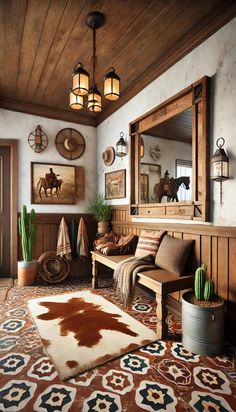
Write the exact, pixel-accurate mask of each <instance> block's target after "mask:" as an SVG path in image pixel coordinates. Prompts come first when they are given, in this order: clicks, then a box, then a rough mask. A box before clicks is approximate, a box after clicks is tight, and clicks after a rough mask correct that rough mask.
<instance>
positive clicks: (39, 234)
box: [18, 213, 97, 278]
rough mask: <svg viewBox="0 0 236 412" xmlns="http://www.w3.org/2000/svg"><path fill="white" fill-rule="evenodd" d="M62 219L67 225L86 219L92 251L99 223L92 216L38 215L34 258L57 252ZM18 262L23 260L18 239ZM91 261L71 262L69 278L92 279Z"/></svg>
mask: <svg viewBox="0 0 236 412" xmlns="http://www.w3.org/2000/svg"><path fill="white" fill-rule="evenodd" d="M62 217H64V218H65V220H66V223H67V225H68V226H69V224H70V223H71V220H72V219H75V221H76V222H77V223H79V220H80V218H81V217H83V218H84V221H85V224H86V226H87V230H88V237H89V250H91V249H92V246H93V241H94V239H95V237H96V232H97V223H96V222H95V220H94V219H93V217H92V216H91V215H90V214H72V213H67V214H61V213H36V242H35V252H34V257H35V258H36V259H38V258H39V256H41V255H42V254H43V253H45V252H48V251H55V250H56V247H57V234H58V229H59V225H60V221H61V219H62ZM18 245H19V248H18V260H20V259H22V254H21V239H20V237H19V239H18ZM91 273H92V270H91V259H90V258H89V260H88V262H87V263H81V262H78V259H74V260H72V261H70V274H69V277H72V278H76V277H89V278H90V277H91Z"/></svg>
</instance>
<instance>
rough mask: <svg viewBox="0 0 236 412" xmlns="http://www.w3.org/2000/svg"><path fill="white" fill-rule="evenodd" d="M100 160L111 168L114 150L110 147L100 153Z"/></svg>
mask: <svg viewBox="0 0 236 412" xmlns="http://www.w3.org/2000/svg"><path fill="white" fill-rule="evenodd" d="M102 158H103V161H104V163H105V165H106V166H111V165H112V163H113V162H114V160H115V150H114V148H113V147H112V146H108V147H106V149H105V150H104V152H103V153H102Z"/></svg>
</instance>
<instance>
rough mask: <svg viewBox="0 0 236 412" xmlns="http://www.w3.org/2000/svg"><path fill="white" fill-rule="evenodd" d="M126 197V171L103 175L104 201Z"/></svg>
mask: <svg viewBox="0 0 236 412" xmlns="http://www.w3.org/2000/svg"><path fill="white" fill-rule="evenodd" d="M125 196H126V170H125V169H123V170H117V171H116V172H110V173H105V199H107V200H108V199H120V198H122V197H125Z"/></svg>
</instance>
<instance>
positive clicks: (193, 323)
mask: <svg viewBox="0 0 236 412" xmlns="http://www.w3.org/2000/svg"><path fill="white" fill-rule="evenodd" d="M206 271H207V267H206V265H204V264H202V266H200V267H199V268H197V270H196V272H195V279H194V291H188V292H185V293H184V294H183V296H182V344H183V346H184V347H185V348H186V349H187V350H188V351H190V352H193V353H197V354H199V355H212V356H213V355H217V354H219V353H222V352H223V349H224V301H223V299H221V297H219V296H218V295H216V294H215V293H214V282H213V280H212V279H207V278H206Z"/></svg>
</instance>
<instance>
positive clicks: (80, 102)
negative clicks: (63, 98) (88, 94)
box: [70, 90, 84, 110]
mask: <svg viewBox="0 0 236 412" xmlns="http://www.w3.org/2000/svg"><path fill="white" fill-rule="evenodd" d="M83 107H84V99H83V96H78V95H76V94H74V93H73V92H72V90H70V108H71V109H74V110H81V109H83Z"/></svg>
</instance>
